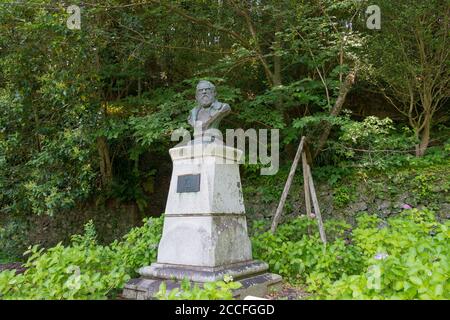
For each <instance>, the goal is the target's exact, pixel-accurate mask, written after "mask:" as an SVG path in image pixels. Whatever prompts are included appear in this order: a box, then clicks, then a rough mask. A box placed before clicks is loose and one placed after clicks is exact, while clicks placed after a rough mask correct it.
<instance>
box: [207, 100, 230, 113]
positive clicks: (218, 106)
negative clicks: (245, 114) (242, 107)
mask: <svg viewBox="0 0 450 320" xmlns="http://www.w3.org/2000/svg"><path fill="white" fill-rule="evenodd" d="M212 107H213V109H214V110H216V111H219V112H223V111H229V110H231V107H230V105H229V104H228V103H223V102H219V101H216V102H214V103H213V105H212Z"/></svg>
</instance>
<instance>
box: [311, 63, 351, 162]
mask: <svg viewBox="0 0 450 320" xmlns="http://www.w3.org/2000/svg"><path fill="white" fill-rule="evenodd" d="M355 76H356V70H353V71H351V72H350V73H349V74H348V75H347V77H346V78H345V81H344V83H342V85H341V88H340V90H339V96H338V98H337V100H336V103H335V104H334V106H333V108H332V109H331V112H330V115H331V116H332V117H336V116H337V115H339V113H340V112H341V110H342V106H343V105H344V102H345V98H346V97H347V93H348V92H349V91H350V89H351V88H352V86H353V84H354V82H355ZM320 126H321V127H322V128H323V131H322V134H321V135H320V137H319V141H318V143H317V147H316V150H315V151H314V158H316V157H317V155H318V154H319V153H320V151H321V150H322V148H323V146H324V145H325V143H326V142H327V139H328V136H329V135H330V132H331V124H330V123H329V122H328V121H322V122H321V124H320Z"/></svg>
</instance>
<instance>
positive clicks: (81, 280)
mask: <svg viewBox="0 0 450 320" xmlns="http://www.w3.org/2000/svg"><path fill="white" fill-rule="evenodd" d="M161 229H162V218H157V219H155V218H153V219H146V220H144V225H143V226H142V227H139V228H134V229H132V230H131V231H130V232H129V233H128V234H127V235H126V236H125V237H124V239H123V240H122V241H120V242H119V241H115V242H113V243H112V244H111V245H109V246H101V245H99V244H98V243H97V241H96V233H95V229H94V226H93V224H92V222H89V223H88V224H86V225H85V233H84V235H82V236H80V235H75V236H73V237H72V243H71V245H70V246H67V247H64V246H63V245H62V244H61V243H59V244H58V245H56V246H55V247H53V248H50V249H48V250H44V249H43V248H41V249H39V247H38V246H34V247H32V248H30V249H29V250H28V251H27V252H25V254H29V255H30V256H29V258H28V261H27V262H26V263H25V267H26V268H27V270H26V272H25V273H24V274H20V275H15V272H14V271H5V272H1V273H0V297H1V298H2V299H106V298H108V297H109V295H110V294H111V293H112V292H113V290H116V289H119V288H121V287H122V286H123V285H124V283H125V282H126V281H127V280H128V279H130V277H131V276H132V275H134V274H135V270H136V268H138V267H141V266H144V265H148V264H150V263H151V262H152V261H154V260H155V258H156V246H157V244H158V242H159V238H160V236H161Z"/></svg>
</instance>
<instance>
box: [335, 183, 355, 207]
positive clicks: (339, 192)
mask: <svg viewBox="0 0 450 320" xmlns="http://www.w3.org/2000/svg"><path fill="white" fill-rule="evenodd" d="M355 198H356V190H355V187H354V186H340V187H337V188H335V189H334V194H333V203H334V205H335V206H336V207H338V208H343V207H345V206H347V205H348V204H349V203H350V202H353V201H355Z"/></svg>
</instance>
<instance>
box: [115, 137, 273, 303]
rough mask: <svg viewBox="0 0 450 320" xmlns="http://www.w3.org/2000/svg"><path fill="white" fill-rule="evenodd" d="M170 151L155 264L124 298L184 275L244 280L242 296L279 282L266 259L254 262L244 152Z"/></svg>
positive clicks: (144, 295)
mask: <svg viewBox="0 0 450 320" xmlns="http://www.w3.org/2000/svg"><path fill="white" fill-rule="evenodd" d="M169 152H170V155H171V158H172V161H173V172H172V179H171V182H170V190H169V195H168V199H167V205H166V212H165V220H164V228H163V234H162V238H161V241H160V243H159V247H158V258H157V262H156V263H153V264H152V265H151V266H147V267H143V268H141V269H140V270H139V273H140V275H141V278H139V279H133V280H131V281H130V282H129V283H127V284H126V285H125V288H124V293H123V296H124V297H125V298H129V299H150V298H151V297H152V296H153V294H154V293H156V292H157V291H158V289H159V285H160V283H161V282H162V281H165V282H166V284H167V288H168V289H171V288H173V287H177V286H179V281H181V280H183V279H184V278H187V279H189V280H191V281H192V282H194V283H199V284H202V283H205V282H209V281H217V280H222V279H223V277H224V275H231V276H232V277H233V279H234V280H235V281H239V282H241V283H242V284H243V287H242V288H241V289H239V290H237V291H236V292H235V296H236V297H238V298H240V297H241V296H242V295H244V294H251V295H264V294H266V293H267V290H269V288H270V287H276V286H278V285H280V283H281V277H280V276H278V275H273V274H269V273H267V272H266V271H267V269H268V266H267V264H266V263H264V262H261V261H255V260H252V251H251V242H250V239H249V237H248V234H247V222H246V217H245V207H244V200H243V196H242V187H241V181H240V175H239V165H238V161H239V159H240V157H241V156H242V151H240V150H237V149H234V148H230V147H227V146H224V145H223V144H222V143H218V142H213V143H208V144H206V143H200V144H191V145H188V146H184V147H178V148H173V149H171V150H170V151H169ZM242 297H243V296H242Z"/></svg>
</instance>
